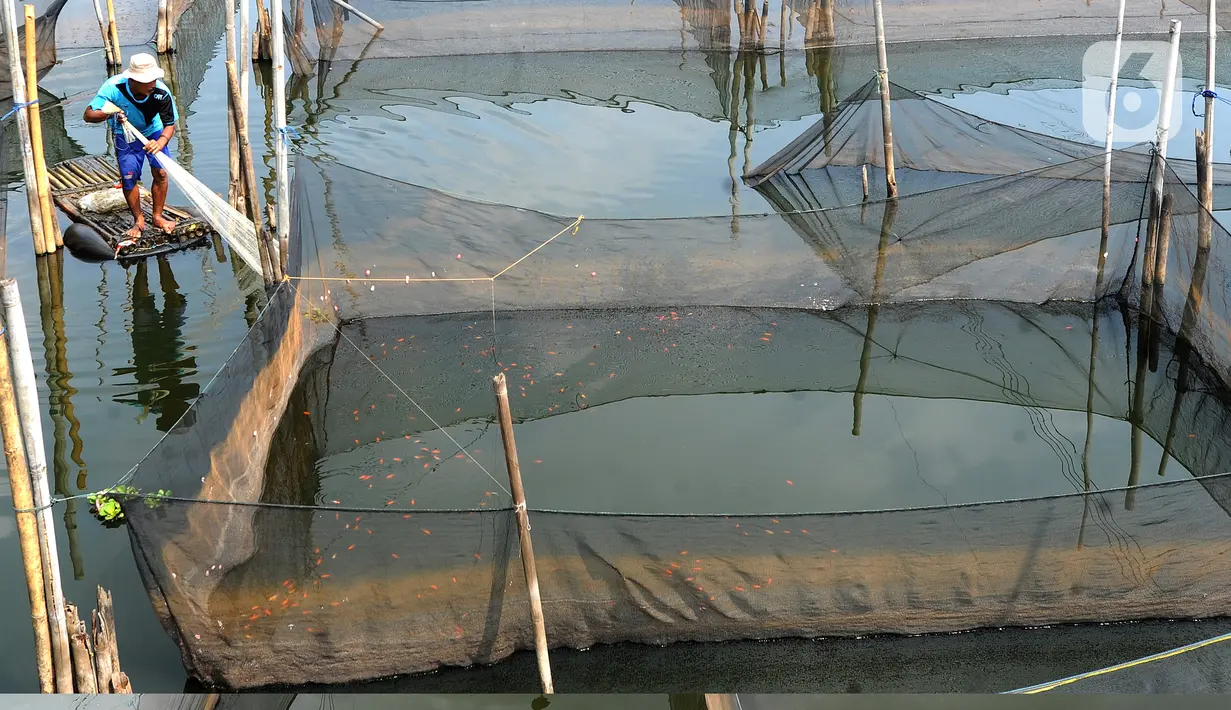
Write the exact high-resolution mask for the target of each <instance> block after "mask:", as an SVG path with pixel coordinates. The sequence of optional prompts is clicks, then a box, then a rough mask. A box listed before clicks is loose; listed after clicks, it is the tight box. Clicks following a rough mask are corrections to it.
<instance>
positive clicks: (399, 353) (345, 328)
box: [124, 99, 1231, 688]
mask: <svg viewBox="0 0 1231 710" xmlns="http://www.w3.org/2000/svg"><path fill="white" fill-rule="evenodd" d="M908 100H913V99H908ZM1017 145H1019V146H1020V145H1021V144H1017ZM834 147H835V148H837V147H838V146H834ZM1050 149H1054V151H1055V152H1053V153H1052V155H1055V153H1056V152H1063V146H1061V147H1056V145H1054V144H1052V145H1050V146H1049V150H1050ZM1024 152H1025V151H1023V153H1024ZM1011 158H1012V156H1009V157H1007V158H1006V159H1005V162H1004V163H1003V165H1005V166H1008V167H1011V166H1012V165H1015V163H1012V162H1011ZM1065 158H1067V159H1065V160H1063V161H1061V160H1060V159H1059V158H1057V159H1056V161H1055V162H1049V163H1048V164H1046V165H1041V166H1036V167H1032V168H1031V169H1023V168H1018V169H1016V170H1011V169H1008V167H1006V168H1005V169H1003V170H1001V172H1003V173H1005V174H1000V175H995V174H987V173H988V172H993V171H991V170H988V171H986V172H984V173H979V175H980V176H981V177H980V179H974V178H969V177H968V178H964V179H962V180H958V181H955V182H954V184H950V185H947V186H941V187H933V188H932V189H929V190H926V191H920V192H914V191H910V190H908V189H906V186H907V184H908V182H907V178H906V177H899V181H900V183H901V184H902V185H903V187H904V189H903V195H902V196H901V197H900V198H898V199H897V200H896V201H891V202H886V201H877V200H875V199H872V200H870V201H869V202H867V203H862V202H860V203H856V204H846V205H841V204H839V205H831V206H825V207H811V206H808V207H802V206H793V207H790V208H789V209H788V208H787V207H783V208H782V211H781V212H780V213H768V214H762V215H752V216H742V217H740V218H739V219H738V222H734V221H733V220H732V218H731V217H729V216H725V217H721V218H718V217H715V218H682V219H652V220H636V219H588V218H583V217H581V216H579V215H568V216H558V215H550V214H543V213H539V212H535V211H532V210H528V209H523V208H519V207H515V206H507V205H497V204H489V203H483V202H478V201H474V200H469V199H463V198H459V197H455V196H451V195H448V194H444V193H441V192H437V191H434V190H430V189H427V188H423V187H419V186H415V185H411V184H407V183H404V182H399V181H396V180H393V179H389V178H386V177H381V176H378V175H374V174H372V173H369V172H365V171H363V170H360V169H357V168H353V167H347V166H345V165H342V164H339V163H336V162H333V161H328V160H313V159H308V158H306V157H304V156H299V158H298V160H297V162H296V171H295V178H294V186H293V193H294V204H293V218H294V219H293V225H292V233H293V240H294V248H293V249H292V254H291V259H290V262H289V264H288V274H291V275H292V277H291V278H290V279H289V280H288V281H287V282H285V283H283V284H282V285H281V286H279V288H278V290H277V291H276V292H275V293H274V295H273V297H272V298H271V300H270V302H269V304H268V306H267V307H266V308H265V310H264V311H263V313H262V314H261V316H260V318H259V319H258V320H257V322H256V324H255V325H254V326H253V327H252V329H251V330H250V331H249V333H248V335H247V337H246V338H245V340H244V341H243V342H242V343H241V344H240V346H239V347H238V348H237V350H236V351H235V353H234V354H233V355H232V357H231V358H230V359H229V361H228V362H227V364H226V365H225V366H224V367H223V369H222V370H221V371H220V372H219V373H218V375H217V377H215V378H214V380H213V381H212V382H211V383H210V384H209V385H208V386H207V387H206V389H205V391H204V393H203V394H202V396H201V397H200V398H199V399H198V400H197V402H196V403H195V404H194V405H193V406H192V408H191V409H190V410H189V411H188V412H187V413H186V414H185V415H184V417H183V418H182V419H181V421H180V422H179V423H178V424H177V425H176V426H175V427H174V428H173V429H172V430H171V431H170V432H169V433H168V434H167V435H166V437H165V438H164V439H163V441H162V442H160V443H159V444H158V445H157V446H156V447H155V448H154V450H153V451H151V452H150V454H149V455H148V456H147V457H146V458H144V459H143V460H142V461H141V462H140V463H139V464H138V465H137V466H136V467H135V469H134V471H133V473H132V477H131V481H130V482H131V484H132V485H133V486H135V487H137V488H138V489H139V490H140V491H142V492H144V493H145V494H146V496H145V497H143V498H141V499H132V500H127V501H125V503H124V508H125V514H126V518H127V520H128V527H129V533H130V535H131V538H132V541H133V544H134V550H135V556H136V558H137V561H138V567H139V569H140V570H141V573H142V575H143V578H144V580H145V582H146V584H147V586H148V588H149V589H150V593H151V599H152V601H153V603H154V606H155V608H156V610H157V611H158V613H159V615H160V617H161V619H162V621H163V624H164V626H165V628H166V629H167V631H168V633H170V634H171V635H172V636H173V637H174V638H175V639H176V640H177V641H178V643H179V645H180V648H181V652H182V656H183V661H184V663H185V666H186V667H187V668H188V670H189V671H190V673H191V674H192V675H193V676H194V677H196V678H197V679H199V680H201V681H203V682H206V683H209V684H213V685H217V686H223V687H230V688H257V687H263V686H270V685H275V684H290V685H294V684H302V683H345V682H351V681H358V680H363V679H370V678H376V677H382V676H389V675H395V674H406V673H415V672H422V671H428V670H432V669H434V668H438V667H440V666H442V665H449V666H466V665H472V664H479V663H491V662H496V661H499V660H500V659H502V658H505V657H506V656H508V655H509V654H511V653H513V652H514V651H517V650H520V649H528V648H532V647H533V627H532V626H531V624H530V608H529V602H528V599H527V595H526V591H525V589H526V583H525V580H524V577H523V573H522V571H521V570H522V567H521V563H520V561H519V559H518V534H517V528H516V525H515V522H514V514H513V510H512V508H511V498H510V496H509V494H508V481H507V478H506V476H505V472H504V469H503V457H502V456H500V455H499V454H498V452H499V450H500V439H499V434H498V433H497V432H496V431H495V428H494V427H493V425H492V423H493V421H494V419H495V401H494V399H493V396H492V377H493V376H494V375H496V374H497V373H504V374H505V376H506V377H507V378H508V379H509V381H510V387H509V389H510V400H511V408H512V413H513V416H514V419H515V422H516V426H515V431H516V432H517V435H518V437H522V438H520V439H519V441H521V443H522V444H523V445H524V446H526V450H525V451H524V452H523V453H522V461H523V468H524V469H525V470H526V474H525V477H526V495H527V499H528V503H529V513H530V519H531V536H532V539H533V544H534V549H535V554H536V557H537V566H538V570H539V572H538V575H539V584H540V589H541V593H542V599H543V608H544V614H545V618H546V632H547V638H548V641H549V644H550V645H551V646H553V647H555V648H574V649H584V648H588V647H591V646H593V645H595V644H600V643H618V642H640V643H647V644H670V643H674V642H684V641H703V642H705V641H715V642H716V641H724V640H734V639H758V638H779V637H805V638H816V637H828V636H860V635H867V634H920V633H940V632H952V631H961V630H967V629H976V628H985V627H1025V626H1039V625H1049V624H1066V623H1083V622H1112V621H1129V620H1139V619H1166V618H1203V617H1210V616H1218V615H1222V614H1224V613H1225V609H1226V608H1227V602H1228V595H1229V594H1231V592H1228V591H1227V590H1228V589H1231V586H1229V584H1228V582H1231V580H1229V579H1228V573H1227V572H1226V571H1225V570H1226V566H1225V565H1222V564H1220V561H1221V560H1222V559H1223V558H1224V557H1225V555H1226V553H1227V552H1228V549H1229V546H1231V543H1229V542H1228V540H1231V535H1229V534H1228V533H1229V532H1231V530H1229V528H1231V521H1229V520H1228V517H1227V516H1228V511H1231V488H1229V485H1231V476H1229V475H1228V474H1227V473H1226V472H1227V471H1231V465H1228V459H1229V456H1231V446H1229V444H1228V441H1227V436H1226V434H1225V432H1226V431H1227V430H1228V426H1227V419H1228V407H1229V404H1231V400H1229V398H1228V392H1227V385H1228V382H1227V377H1228V376H1227V373H1228V372H1231V367H1229V366H1231V363H1228V362H1227V358H1228V355H1227V353H1228V352H1231V349H1228V347H1227V344H1228V342H1227V334H1228V333H1229V332H1231V331H1229V330H1228V319H1227V316H1228V301H1227V294H1228V283H1227V278H1228V272H1227V269H1226V265H1225V261H1224V257H1222V256H1220V255H1222V254H1225V253H1226V252H1227V244H1228V239H1229V236H1231V235H1228V234H1227V232H1226V231H1224V230H1223V229H1222V228H1221V227H1220V226H1219V225H1218V224H1217V223H1216V222H1215V221H1214V220H1213V219H1211V216H1210V214H1209V212H1207V211H1205V210H1203V209H1202V208H1201V206H1200V204H1199V202H1198V201H1197V200H1196V198H1195V197H1194V196H1193V193H1192V191H1191V190H1190V188H1189V187H1188V185H1186V179H1185V177H1186V176H1184V175H1183V174H1181V173H1182V171H1183V170H1184V166H1183V165H1179V166H1175V165H1168V166H1165V167H1163V168H1161V172H1154V171H1156V170H1159V168H1158V166H1157V163H1155V162H1154V161H1152V160H1151V159H1150V155H1149V153H1148V152H1140V151H1134V150H1125V151H1116V152H1114V153H1113V154H1112V165H1111V167H1112V171H1111V173H1112V180H1111V181H1110V183H1108V184H1105V183H1104V181H1103V180H1102V175H1103V171H1104V156H1103V155H1102V154H1101V153H1099V154H1096V155H1089V154H1085V155H1075V156H1065ZM1020 159H1021V160H1023V161H1025V160H1028V159H1030V158H1029V156H1028V155H1026V156H1025V157H1022V158H1020ZM932 167H935V168H946V169H947V168H950V167H952V166H949V165H933V166H932ZM845 168H846V166H845V165H842V164H835V165H832V166H831V165H825V166H823V167H820V168H818V170H820V171H821V172H824V171H826V170H840V169H845ZM938 172H939V171H938ZM1156 175H1161V176H1162V178H1163V180H1162V184H1163V194H1164V195H1165V199H1164V200H1163V201H1162V203H1160V204H1159V205H1158V206H1157V209H1155V208H1154V207H1152V204H1153V201H1152V200H1151V199H1149V194H1150V186H1151V184H1152V183H1153V178H1154V177H1155V176H1156ZM1105 188H1107V189H1108V190H1109V194H1110V210H1109V214H1108V225H1107V227H1106V229H1104V226H1103V217H1102V213H1103V209H1102V206H1103V199H1104V190H1105ZM579 211H580V210H579ZM1162 234H1165V235H1166V241H1167V244H1168V247H1167V249H1166V250H1162V249H1156V252H1157V253H1159V254H1163V255H1164V256H1163V257H1162V259H1163V260H1164V261H1165V263H1166V265H1167V270H1166V275H1165V279H1162V280H1148V281H1146V282H1144V284H1143V279H1144V277H1145V276H1146V275H1148V274H1154V273H1156V272H1155V271H1154V270H1152V269H1149V268H1147V267H1146V266H1145V264H1147V261H1148V257H1147V254H1146V250H1145V245H1146V244H1147V243H1158V242H1159V241H1161V239H1160V235H1162ZM1150 235H1153V237H1152V240H1151V239H1147V238H1146V237H1147V236H1150ZM803 392H829V393H842V394H846V395H849V396H850V397H851V404H852V423H851V428H852V429H854V430H858V429H859V428H860V426H861V414H860V412H861V407H862V406H863V402H864V401H865V398H867V397H872V396H887V397H897V398H912V399H935V398H945V399H953V400H963V401H971V402H993V403H1002V404H1006V405H1011V406H1014V407H1019V408H1021V409H1022V410H1024V411H1026V412H1027V413H1028V414H1029V416H1030V421H1031V422H1032V426H1033V427H1034V428H1035V431H1036V433H1037V434H1038V436H1039V437H1040V438H1041V439H1043V440H1045V441H1047V442H1050V444H1049V445H1052V446H1054V449H1055V453H1056V455H1057V457H1058V460H1060V461H1061V462H1063V466H1062V469H1063V474H1064V478H1065V481H1063V482H1062V483H1064V488H1063V489H1062V490H1054V491H1051V492H1048V493H1046V494H1037V495H1025V496H1012V497H1005V498H993V497H988V496H979V495H978V494H977V493H976V494H972V496H970V497H968V498H966V499H963V500H957V501H951V502H946V503H942V504H931V503H928V504H916V503H912V502H911V501H892V500H882V501H881V502H879V503H878V502H876V500H871V501H869V500H865V499H864V498H860V497H859V496H858V495H848V494H847V493H844V489H845V488H847V487H848V486H847V484H848V483H849V482H850V481H852V480H857V479H859V478H861V477H862V475H863V473H864V472H861V471H859V470H847V469H846V468H845V467H844V463H843V461H841V460H837V459H835V460H831V461H824V462H820V463H819V464H818V471H817V473H816V478H817V480H818V481H819V482H820V484H818V485H822V486H823V490H825V491H827V492H826V493H825V494H824V495H821V496H819V497H807V496H803V495H800V494H796V493H791V494H789V495H788V496H786V497H780V498H778V499H776V501H777V502H776V503H775V502H771V503H765V504H763V505H762V504H758V503H756V502H755V501H754V502H749V501H745V500H741V499H740V498H739V497H736V496H731V495H726V496H723V495H715V496H712V497H707V498H704V499H701V498H698V499H696V500H692V501H688V500H682V499H681V498H680V497H679V496H678V495H675V494H674V493H673V489H672V486H673V482H674V479H675V478H676V477H677V476H678V475H680V474H678V473H677V472H674V471H671V470H659V469H658V468H657V467H656V463H655V461H653V460H644V461H640V462H638V464H637V465H635V466H630V467H628V468H625V469H618V470H613V469H611V468H610V466H605V465H604V464H603V462H602V461H601V460H597V459H600V458H602V457H603V456H606V454H599V453H594V454H592V455H590V456H586V455H584V453H583V454H576V453H571V454H569V455H570V456H576V458H575V459H574V460H571V461H569V462H568V463H567V465H566V466H565V469H564V470H565V471H566V476H567V477H566V478H564V479H561V478H559V477H557V478H548V477H546V475H545V474H536V473H535V469H534V466H535V464H536V463H537V460H538V459H537V457H539V456H541V457H542V458H544V459H549V458H550V457H551V455H552V453H553V452H554V451H562V450H563V449H561V448H560V447H562V446H563V442H562V441H560V440H559V439H556V440H555V441H554V442H553V440H552V439H550V438H548V439H547V440H546V441H545V443H540V444H537V445H534V444H531V443H527V442H532V441H534V437H535V436H536V434H535V431H536V427H541V426H557V425H559V426H563V424H564V423H566V422H569V421H579V417H591V419H586V420H585V421H594V420H593V419H592V417H594V416H597V415H600V414H601V413H602V412H604V411H613V410H615V408H617V407H620V406H624V405H627V404H628V403H630V402H638V401H644V400H651V399H653V400H666V399H668V398H670V397H673V396H690V397H707V396H720V395H721V396H729V395H737V394H740V393H745V394H754V393H760V394H764V393H803ZM1066 411H1067V412H1074V413H1085V414H1086V416H1087V417H1089V418H1091V420H1093V419H1095V418H1098V419H1110V420H1119V421H1125V422H1128V423H1129V424H1130V425H1131V431H1132V439H1131V442H1126V443H1128V444H1129V445H1130V448H1131V450H1132V458H1131V465H1130V466H1129V470H1127V471H1126V472H1125V476H1124V477H1123V478H1122V479H1120V480H1118V481H1114V482H1108V481H1105V480H1099V481H1097V482H1096V481H1095V480H1093V479H1092V477H1091V475H1090V466H1089V463H1090V461H1089V459H1090V453H1089V450H1090V446H1089V442H1088V441H1087V443H1086V445H1085V446H1084V447H1083V446H1082V442H1080V441H1071V440H1069V439H1068V438H1066V437H1065V436H1062V435H1060V434H1059V433H1058V432H1057V430H1056V424H1055V422H1054V420H1053V415H1052V414H1051V413H1053V412H1066ZM725 426H727V427H730V428H729V429H723V430H721V431H722V432H723V435H724V436H727V437H738V436H739V431H740V430H739V426H738V422H734V423H733V422H727V423H725ZM590 436H591V437H594V439H593V440H594V441H598V440H599V439H602V440H612V441H620V436H621V434H620V431H619V430H615V429H612V430H607V431H598V432H596V431H592V430H591V431H590ZM582 438H584V437H582ZM1151 441H1152V442H1153V444H1152V445H1151V446H1152V447H1153V448H1150V447H1148V446H1147V444H1148V443H1149V442H1151ZM626 443H627V442H626ZM582 444H583V448H582V449H581V450H582V451H583V452H584V451H585V449H584V447H585V446H589V445H590V444H589V443H587V442H582ZM1156 450H1161V451H1162V456H1161V457H1160V456H1158V455H1155V454H1151V453H1150V452H1153V451H1156ZM569 451H573V452H575V451H578V449H576V448H572V449H569ZM777 466H778V464H777V463H776V462H775V458H774V455H773V454H772V452H771V453H768V454H766V456H765V457H764V459H763V463H762V464H761V465H760V466H759V467H758V468H757V469H755V470H750V471H747V472H744V473H743V474H742V477H743V478H745V479H747V480H748V481H750V482H751V483H752V485H753V486H754V487H760V488H765V487H768V485H769V482H770V481H773V482H774V484H775V485H776V486H779V487H781V488H782V489H783V490H790V489H791V488H792V487H793V488H794V490H796V491H800V490H803V488H802V484H803V482H802V481H796V482H791V483H789V484H784V483H782V482H781V481H779V480H778V479H779V478H780V476H779V475H778V474H777V473H776V467H777ZM1169 466H1170V468H1168V467H1169ZM797 483H799V484H801V485H800V486H796V484H797ZM852 501H853V502H852Z"/></svg>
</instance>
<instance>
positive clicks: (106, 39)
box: [94, 0, 116, 66]
mask: <svg viewBox="0 0 1231 710" xmlns="http://www.w3.org/2000/svg"><path fill="white" fill-rule="evenodd" d="M94 18H95V19H96V20H98V33H99V35H101V36H102V39H103V56H105V57H106V58H107V65H108V66H113V65H115V63H116V62H115V57H113V56H112V55H111V37H110V36H109V35H108V34H107V20H106V18H104V17H103V6H102V5H100V4H99V2H98V0H94Z"/></svg>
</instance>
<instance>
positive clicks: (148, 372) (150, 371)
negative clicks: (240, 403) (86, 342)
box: [115, 256, 201, 432]
mask: <svg viewBox="0 0 1231 710" xmlns="http://www.w3.org/2000/svg"><path fill="white" fill-rule="evenodd" d="M157 259H158V283H159V286H160V288H161V290H162V296H163V307H162V311H161V312H160V311H159V310H158V307H157V306H156V305H155V299H154V294H153V292H151V291H150V287H149V283H148V279H147V270H148V266H147V265H148V264H149V260H148V259H146V260H144V261H141V262H140V263H138V264H137V267H136V276H135V278H134V279H133V283H132V331H131V333H132V345H133V359H132V367H127V368H116V370H115V374H116V375H117V376H122V375H129V374H131V375H132V377H133V379H134V380H135V384H136V385H137V389H136V390H134V391H132V392H129V393H126V394H123V395H120V396H117V397H115V401H117V402H123V403H125V404H132V405H135V406H137V407H140V408H141V415H140V416H139V417H137V421H138V422H140V421H142V420H143V419H144V418H145V417H146V416H147V415H148V414H150V413H151V412H153V413H154V414H155V416H156V421H155V426H156V427H157V429H158V431H161V432H167V431H170V430H171V427H172V426H173V425H174V424H175V422H176V421H178V420H179V418H180V417H181V416H183V415H184V413H185V412H187V411H188V404H189V402H191V401H192V400H194V399H196V397H197V395H198V394H200V392H201V387H200V385H199V384H197V383H196V382H191V381H186V380H191V379H192V378H193V376H194V375H196V373H197V361H196V357H194V356H188V355H186V354H185V351H186V350H189V349H195V348H190V347H188V346H186V345H185V344H184V338H183V333H182V329H183V327H184V323H185V320H186V318H185V313H186V311H187V307H188V301H187V299H185V298H184V297H183V295H181V294H180V292H179V284H177V283H176V281H175V275H174V274H172V273H171V264H170V263H169V262H168V261H167V258H166V257H165V256H159V257H157Z"/></svg>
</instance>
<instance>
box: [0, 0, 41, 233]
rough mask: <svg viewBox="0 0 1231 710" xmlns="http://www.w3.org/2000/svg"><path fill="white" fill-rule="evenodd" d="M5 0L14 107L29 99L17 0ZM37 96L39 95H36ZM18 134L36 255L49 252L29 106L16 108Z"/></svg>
mask: <svg viewBox="0 0 1231 710" xmlns="http://www.w3.org/2000/svg"><path fill="white" fill-rule="evenodd" d="M3 2H4V8H3V11H4V36H5V38H6V40H7V43H8V54H9V57H8V60H9V75H10V77H11V83H12V89H13V106H14V107H16V106H19V105H21V104H24V103H25V102H26V98H27V97H28V96H29V94H28V93H27V92H26V77H25V72H24V71H22V68H21V55H20V54H19V50H18V47H19V46H20V45H18V44H17V10H16V8H15V7H14V0H3ZM35 98H36V99H37V98H38V97H37V96H35ZM17 135H18V139H19V142H20V145H21V163H22V169H23V171H24V173H25V179H26V204H27V207H28V208H29V210H30V234H31V237H32V238H33V240H34V253H35V255H42V254H46V253H47V240H46V238H45V237H44V236H43V218H42V216H41V215H42V206H41V205H40V204H39V201H38V184H39V183H38V175H37V173H36V171H35V169H34V152H33V150H32V149H31V145H32V144H31V143H30V116H29V111H28V110H27V109H21V110H18V111H17Z"/></svg>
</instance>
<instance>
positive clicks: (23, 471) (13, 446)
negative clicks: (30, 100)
mask: <svg viewBox="0 0 1231 710" xmlns="http://www.w3.org/2000/svg"><path fill="white" fill-rule="evenodd" d="M5 7H6V8H7V9H8V10H9V11H10V12H11V11H12V9H13V5H12V3H11V0H9V1H8V2H6V3H5ZM10 46H12V45H10ZM5 325H6V328H5V329H6V330H7V323H6V324H5ZM0 432H2V434H3V438H4V459H5V462H6V463H7V464H8V469H9V488H10V489H11V491H12V494H13V508H14V509H15V510H17V511H22V512H18V513H17V514H16V515H17V536H18V540H19V542H20V543H21V561H22V565H23V567H24V568H25V573H26V592H27V593H28V594H29V596H30V622H31V624H32V625H33V627H34V657H35V662H36V665H37V666H38V684H39V690H40V692H43V693H54V692H55V690H56V684H55V672H54V670H53V668H52V660H51V636H50V634H49V633H48V630H47V598H46V596H44V594H45V589H44V585H43V565H42V559H41V556H40V551H39V540H38V525H37V521H36V520H35V515H34V513H32V512H27V511H29V510H30V509H32V508H33V507H34V494H33V493H32V492H31V490H30V471H29V470H28V469H27V467H26V453H25V447H24V444H23V442H22V440H21V423H20V419H19V417H18V414H17V398H16V396H15V394H14V392H13V378H12V375H11V374H10V370H9V346H8V342H7V339H6V338H0Z"/></svg>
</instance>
